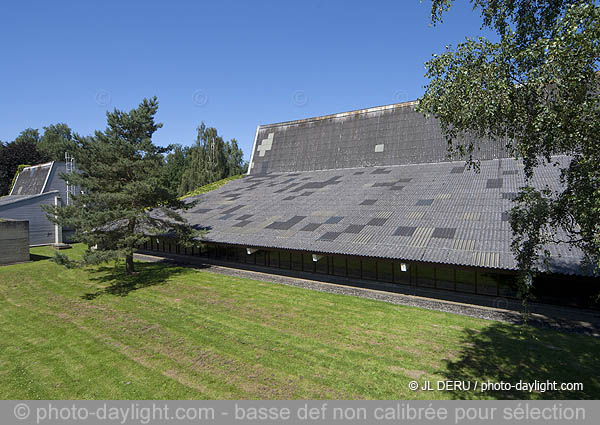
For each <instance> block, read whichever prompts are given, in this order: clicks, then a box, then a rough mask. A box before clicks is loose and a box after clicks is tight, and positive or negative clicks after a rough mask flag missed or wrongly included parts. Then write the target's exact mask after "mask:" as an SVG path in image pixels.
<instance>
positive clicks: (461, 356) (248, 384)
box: [0, 245, 600, 399]
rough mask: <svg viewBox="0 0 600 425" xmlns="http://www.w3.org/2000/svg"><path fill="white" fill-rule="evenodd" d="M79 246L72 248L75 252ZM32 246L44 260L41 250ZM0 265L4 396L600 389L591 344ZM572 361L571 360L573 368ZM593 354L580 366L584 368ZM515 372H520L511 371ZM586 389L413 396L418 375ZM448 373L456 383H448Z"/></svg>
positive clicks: (280, 293) (166, 276)
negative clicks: (559, 384)
mask: <svg viewBox="0 0 600 425" xmlns="http://www.w3.org/2000/svg"><path fill="white" fill-rule="evenodd" d="M82 250H83V247H82V246H81V245H77V246H76V247H75V248H74V249H73V250H70V252H69V253H70V254H71V255H73V256H77V255H80V254H81V252H82ZM32 252H33V253H35V254H38V255H40V256H41V255H46V256H50V255H51V254H52V250H51V249H50V248H35V249H33V250H32ZM137 267H138V269H139V271H140V273H139V274H137V275H135V276H134V277H127V276H124V275H123V273H122V270H121V269H122V268H121V267H120V268H114V267H113V266H112V265H111V266H105V267H99V268H86V269H65V268H62V267H59V266H58V265H56V264H54V263H52V262H51V261H49V259H47V258H45V259H40V260H39V261H34V262H31V263H27V264H19V265H13V266H8V267H2V268H0V297H1V298H0V304H2V313H0V324H1V326H2V329H3V333H4V335H6V338H3V340H2V341H0V347H1V348H2V350H1V351H2V352H1V353H0V365H1V366H2V369H1V371H0V377H2V378H4V379H3V381H4V382H8V385H6V386H5V387H3V388H2V389H1V390H0V392H1V394H2V395H3V397H4V398H63V397H65V398H382V399H396V398H461V397H467V398H490V397H491V398H494V397H507V396H525V397H531V398H540V397H541V398H548V397H550V398H554V397H576V398H579V397H588V398H590V397H594V395H595V396H596V397H597V396H598V394H599V388H600V382H599V380H598V374H597V372H596V371H595V370H594V369H595V368H594V360H592V359H594V358H597V357H598V354H599V353H600V352H599V347H600V345H599V343H598V339H595V338H591V337H586V336H581V335H570V334H564V333H557V332H552V331H542V330H537V329H528V328H523V327H518V326H512V325H508V324H501V323H496V322H490V321H485V320H479V319H474V318H469V317H463V316H458V315H452V314H448V313H442V312H435V311H429V310H423V309H418V308H411V307H404V306H397V305H391V304H387V303H384V302H379V301H374V300H366V299H361V298H355V297H350V296H343V295H336V294H328V293H322V292H316V291H310V290H306V289H302V288H296V287H290V286H285V285H278V284H272V283H265V282H260V281H254V280H249V279H243V278H234V277H229V276H224V275H219V274H215V273H211V272H208V271H202V270H192V269H187V268H181V267H174V266H171V265H165V264H156V263H155V264H151V263H138V264H137ZM573 360H575V364H576V365H577V369H576V372H575V374H574V372H573V369H572V367H573V365H574V364H573V363H574V362H573ZM588 361H589V362H588ZM520 370H521V371H525V372H522V373H521V375H519V373H520V372H519V371H520ZM550 375H552V378H553V379H555V380H557V381H561V380H562V381H565V382H573V381H575V382H577V381H578V380H577V379H575V378H576V377H577V376H579V381H582V382H584V381H585V386H584V392H583V393H572V394H571V393H564V394H560V393H544V394H539V393H533V394H521V393H512V394H506V393H484V394H481V393H476V392H471V393H466V394H465V393H460V392H453V391H433V392H412V391H409V390H408V382H410V381H411V380H413V379H417V380H418V381H420V382H422V381H424V380H432V381H436V380H442V379H478V380H483V379H490V380H495V381H497V380H500V379H501V378H505V379H504V380H507V379H513V380H514V379H516V378H517V377H519V376H522V379H524V380H529V379H531V380H533V378H535V377H537V379H539V380H542V379H546V378H549V377H550ZM453 377H454V378H453Z"/></svg>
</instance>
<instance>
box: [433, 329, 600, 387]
mask: <svg viewBox="0 0 600 425" xmlns="http://www.w3.org/2000/svg"><path fill="white" fill-rule="evenodd" d="M459 347H460V349H459V352H458V353H457V355H456V356H454V358H453V359H452V360H447V361H446V370H443V371H441V375H442V376H444V377H445V378H446V379H447V380H452V381H469V382H471V388H473V385H474V382H475V381H478V382H479V384H478V387H477V389H476V390H475V391H473V390H471V391H467V392H465V391H462V390H452V391H450V393H451V395H452V398H455V399H469V398H480V397H492V398H499V399H598V398H599V397H600V374H599V373H598V371H597V369H596V365H597V361H598V358H600V338H595V337H591V336H585V335H574V334H569V333H562V332H556V331H547V330H541V329H536V328H532V327H526V326H516V325H510V324H506V323H494V324H492V325H491V326H489V327H487V328H485V329H483V330H482V331H476V330H472V329H466V330H465V335H464V337H463V339H462V341H461V343H460V345H459ZM547 381H550V382H554V381H556V382H557V386H560V384H561V383H574V382H580V383H582V384H583V391H581V390H561V389H560V388H557V391H551V390H548V391H545V392H541V391H538V392H535V391H534V392H530V391H527V390H518V389H515V388H514V385H515V384H517V383H518V382H524V383H529V384H534V383H535V382H538V383H544V384H545V383H546V382H547ZM484 382H485V383H488V382H496V383H497V382H506V383H510V384H513V388H512V389H510V390H501V391H486V392H484V393H482V392H481V384H482V383H484ZM539 389H541V386H540V387H539Z"/></svg>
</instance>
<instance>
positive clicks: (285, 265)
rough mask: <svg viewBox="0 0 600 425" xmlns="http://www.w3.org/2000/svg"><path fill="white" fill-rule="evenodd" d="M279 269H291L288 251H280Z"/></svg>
mask: <svg viewBox="0 0 600 425" xmlns="http://www.w3.org/2000/svg"><path fill="white" fill-rule="evenodd" d="M279 267H281V268H282V269H290V268H292V261H291V254H290V252H289V251H281V252H280V253H279Z"/></svg>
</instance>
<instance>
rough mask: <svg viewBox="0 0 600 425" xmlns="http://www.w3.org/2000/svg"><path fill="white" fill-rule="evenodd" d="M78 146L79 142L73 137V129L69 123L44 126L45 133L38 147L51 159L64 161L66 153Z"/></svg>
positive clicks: (71, 152) (71, 151)
mask: <svg viewBox="0 0 600 425" xmlns="http://www.w3.org/2000/svg"><path fill="white" fill-rule="evenodd" d="M76 148H77V143H76V142H75V140H74V139H73V134H72V131H71V129H70V128H69V126H68V125H67V124H64V123H59V124H51V125H49V126H48V127H44V134H43V135H42V137H41V138H40V141H39V143H38V149H39V150H40V152H42V153H44V154H45V155H46V156H47V157H48V158H49V159H50V160H51V161H64V160H65V153H66V152H69V153H70V154H73V152H74V151H75V150H76Z"/></svg>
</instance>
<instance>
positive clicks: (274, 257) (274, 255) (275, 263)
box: [267, 251, 279, 267]
mask: <svg viewBox="0 0 600 425" xmlns="http://www.w3.org/2000/svg"><path fill="white" fill-rule="evenodd" d="M267 258H268V259H269V263H268V265H269V267H279V251H269V255H268V257H267Z"/></svg>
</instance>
